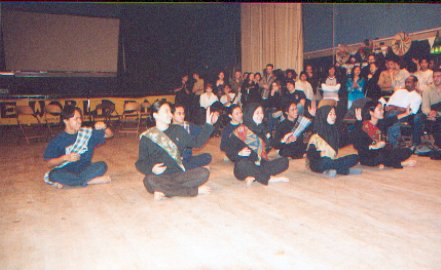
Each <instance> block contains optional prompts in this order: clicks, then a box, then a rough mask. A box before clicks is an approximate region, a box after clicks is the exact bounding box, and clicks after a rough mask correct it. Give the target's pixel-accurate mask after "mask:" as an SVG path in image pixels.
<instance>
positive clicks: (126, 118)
mask: <svg viewBox="0 0 441 270" xmlns="http://www.w3.org/2000/svg"><path fill="white" fill-rule="evenodd" d="M120 121H121V125H120V128H119V133H120V134H121V133H125V134H129V133H135V134H136V135H138V133H139V127H140V124H141V112H140V105H139V103H138V102H136V101H127V102H126V103H125V104H124V111H123V113H122V115H121V119H120Z"/></svg>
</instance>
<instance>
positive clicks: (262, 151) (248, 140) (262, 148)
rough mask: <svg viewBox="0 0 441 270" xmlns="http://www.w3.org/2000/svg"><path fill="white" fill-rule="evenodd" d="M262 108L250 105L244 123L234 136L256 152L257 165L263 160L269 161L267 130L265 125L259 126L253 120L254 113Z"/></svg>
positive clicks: (254, 104) (257, 105) (235, 131)
mask: <svg viewBox="0 0 441 270" xmlns="http://www.w3.org/2000/svg"><path fill="white" fill-rule="evenodd" d="M258 107H260V105H259V104H258V103H250V104H248V106H247V107H246V108H245V113H244V123H243V124H241V125H239V126H238V127H237V128H236V129H235V130H234V131H233V134H234V135H235V136H236V137H237V138H239V139H240V140H241V141H243V142H244V143H245V144H246V145H248V147H249V148H250V149H251V150H253V151H255V152H256V153H257V156H258V161H257V164H260V160H261V159H268V155H267V151H266V150H267V149H266V148H267V145H268V144H267V141H268V138H267V137H266V128H265V127H264V125H263V124H259V125H257V124H256V122H254V120H253V115H254V112H255V111H256V110H257V108H258Z"/></svg>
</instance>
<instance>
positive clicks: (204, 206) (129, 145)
mask: <svg viewBox="0 0 441 270" xmlns="http://www.w3.org/2000/svg"><path fill="white" fill-rule="evenodd" d="M218 145H219V139H218V138H212V139H211V140H210V142H209V144H208V145H207V146H206V147H205V148H204V149H203V150H204V151H206V152H211V153H212V154H213V156H214V158H213V162H212V164H211V176H210V180H209V183H210V185H211V187H212V188H213V193H212V194H210V195H206V196H199V197H195V198H172V199H168V200H164V201H159V202H158V201H153V196H152V195H151V194H149V193H147V191H146V190H145V189H144V186H143V184H142V178H143V176H142V175H141V174H140V173H138V172H137V171H136V169H135V166H134V163H135V161H136V158H137V155H138V140H137V138H135V137H134V136H132V137H123V138H118V137H117V138H114V139H112V140H109V141H108V142H107V144H106V145H104V146H102V147H100V148H98V149H97V150H96V153H95V160H104V161H106V162H107V163H108V165H109V174H110V175H111V177H112V179H113V182H112V184H109V185H101V186H90V187H87V188H75V189H65V190H56V189H54V188H52V187H50V186H47V185H45V184H44V183H43V180H42V176H43V174H44V172H45V170H46V168H45V164H44V161H43V160H42V152H43V150H44V148H45V146H46V144H45V143H36V144H33V145H31V146H27V145H25V144H21V145H19V146H10V145H6V144H1V145H0V147H1V151H0V157H1V158H0V172H1V180H0V202H1V204H0V217H1V219H0V269H3V270H4V269H57V270H58V269H75V270H77V269H106V270H107V269H351V270H352V269H400V270H401V269H441V177H440V173H441V169H440V168H441V167H440V166H441V162H440V161H433V160H430V159H428V158H420V157H416V159H417V160H418V164H417V167H416V168H405V169H401V170H393V169H385V170H383V171H380V170H378V169H375V168H366V167H363V169H364V172H363V174H362V175H360V176H338V177H337V178H336V179H333V180H330V179H325V178H322V177H321V176H320V175H319V174H315V173H312V172H310V171H308V170H306V168H305V161H304V160H295V161H290V168H289V170H288V171H287V172H285V173H284V174H285V175H286V176H288V177H289V178H290V183H284V184H273V185H270V186H267V187H265V186H262V185H259V184H254V185H253V186H252V187H250V188H246V187H245V184H244V183H243V182H239V181H237V180H235V178H234V176H233V173H232V168H233V166H232V164H231V163H228V162H224V161H223V159H222V156H221V153H220V152H219V150H218ZM347 151H350V150H347Z"/></svg>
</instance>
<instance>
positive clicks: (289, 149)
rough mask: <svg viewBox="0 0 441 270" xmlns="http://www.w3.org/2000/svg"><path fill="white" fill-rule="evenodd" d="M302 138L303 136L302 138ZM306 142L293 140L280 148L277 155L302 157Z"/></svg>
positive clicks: (294, 157)
mask: <svg viewBox="0 0 441 270" xmlns="http://www.w3.org/2000/svg"><path fill="white" fill-rule="evenodd" d="M302 139H303V138H302ZM305 150H306V144H305V143H303V142H293V143H290V144H288V145H284V146H283V147H282V148H280V151H279V155H281V156H282V157H290V158H293V159H299V158H303V154H305Z"/></svg>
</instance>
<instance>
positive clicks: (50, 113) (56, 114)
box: [43, 103, 63, 137]
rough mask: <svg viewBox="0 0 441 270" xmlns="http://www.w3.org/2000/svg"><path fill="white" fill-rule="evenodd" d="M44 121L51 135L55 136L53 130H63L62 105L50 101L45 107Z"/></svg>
mask: <svg viewBox="0 0 441 270" xmlns="http://www.w3.org/2000/svg"><path fill="white" fill-rule="evenodd" d="M43 117H44V121H45V123H46V127H47V129H48V132H49V136H50V137H53V136H54V132H53V130H61V129H62V127H63V125H62V123H61V107H60V105H58V104H55V103H49V104H48V105H46V106H45V107H44V116H43Z"/></svg>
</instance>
